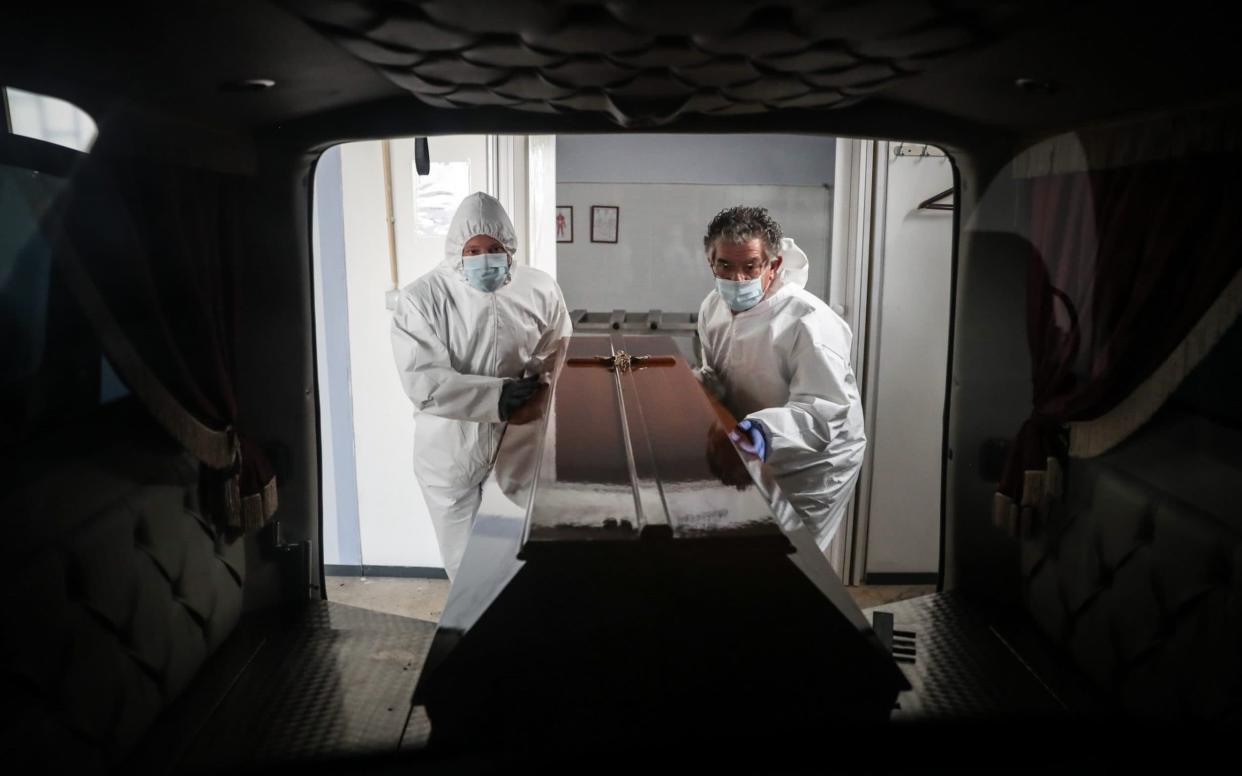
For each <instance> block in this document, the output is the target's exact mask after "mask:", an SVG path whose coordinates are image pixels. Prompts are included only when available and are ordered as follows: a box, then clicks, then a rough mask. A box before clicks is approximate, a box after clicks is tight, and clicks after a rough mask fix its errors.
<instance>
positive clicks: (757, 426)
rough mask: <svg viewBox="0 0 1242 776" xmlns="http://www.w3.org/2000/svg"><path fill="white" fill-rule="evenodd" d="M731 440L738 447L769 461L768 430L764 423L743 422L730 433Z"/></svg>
mask: <svg viewBox="0 0 1242 776" xmlns="http://www.w3.org/2000/svg"><path fill="white" fill-rule="evenodd" d="M729 438H730V439H732V440H733V441H734V442H737V444H738V447H740V448H742V449H743V450H745V451H746V452H748V453H750V454H751V455H753V456H755V457H756V458H758V459H759V460H760V461H766V460H768V444H769V442H768V430H767V429H766V428H764V427H763V424H762V423H759V422H758V421H754V420H743V421H742V422H741V423H738V424H737V427H736V428H734V429H733V430H732V431H730V432H729Z"/></svg>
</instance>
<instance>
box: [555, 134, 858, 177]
mask: <svg viewBox="0 0 1242 776" xmlns="http://www.w3.org/2000/svg"><path fill="white" fill-rule="evenodd" d="M556 154H557V161H556V164H557V176H558V177H557V180H558V181H560V182H562V183H702V184H719V185H726V186H734V185H743V186H746V185H759V184H774V185H781V186H820V185H823V184H830V183H832V180H833V172H834V168H835V161H834V160H835V154H836V139H835V138H831V137H821V136H817V135H767V134H761V135H748V134H737V135H673V134H628V135H622V134H615V135H559V136H558V137H557V147H556Z"/></svg>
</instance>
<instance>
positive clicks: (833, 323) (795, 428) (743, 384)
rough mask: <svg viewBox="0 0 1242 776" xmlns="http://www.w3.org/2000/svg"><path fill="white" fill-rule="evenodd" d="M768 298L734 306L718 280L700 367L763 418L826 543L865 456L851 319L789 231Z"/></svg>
mask: <svg viewBox="0 0 1242 776" xmlns="http://www.w3.org/2000/svg"><path fill="white" fill-rule="evenodd" d="M781 255H782V256H783V257H784V258H783V260H782V262H781V268H780V269H779V270H778V271H777V276H776V278H775V279H774V280H773V281H772V284H773V285H772V287H771V289H770V290H769V292H768V294H767V296H766V297H765V298H764V299H763V301H761V302H759V304H757V305H755V306H754V307H752V308H750V309H749V310H746V311H744V312H740V313H737V314H734V313H733V311H732V310H730V309H729V305H728V304H726V303H725V301H724V300H723V299H722V298H721V297H720V294H719V293H717V292H716V291H715V290H713V291H712V292H711V293H710V294H708V295H707V298H706V299H704V300H703V304H702V306H701V307H700V308H699V324H698V331H699V340H700V341H701V343H702V348H703V354H702V356H703V358H702V367H701V368H700V370H699V375H700V377H701V378H702V380H703V382H704V384H705V385H707V386H708V387H709V388H712V389H713V390H715V391H716V392H717V393H718V394H719V395H720V398H721V400H722V401H723V402H724V404H725V406H727V407H728V408H729V409H730V410H732V411H733V413H734V414H735V415H736V416H737V418H738V420H741V419H743V418H748V419H750V420H757V421H759V422H761V423H762V424H763V426H764V428H765V429H767V431H768V434H769V437H770V445H769V448H768V454H767V462H768V465H769V466H771V468H772V472H773V474H774V476H775V479H776V483H777V485H779V486H780V489H781V491H782V492H783V493H784V495H785V497H786V498H787V499H788V501H789V504H790V505H791V506H792V507H793V508H794V510H796V511H797V513H798V515H797V516H793V515H790V514H788V511H787V510H783V509H780V508H778V507H779V506H780V504H779V502H778V501H776V500H774V503H773V507H774V511H775V512H776V514H777V517H778V519H780V521H781V524H782V526H783V527H785V528H786V529H787V530H790V529H792V528H794V527H795V526H796V521H797V517H801V519H802V522H804V523H805V524H806V527H807V528H808V529H810V531H811V534H812V536H814V537H815V543H816V544H817V545H819V548H820V549H821V550H826V549H827V548H828V543H829V542H830V541H832V537H833V535H834V534H835V533H836V531H837V528H838V526H840V524H841V518H842V516H843V514H844V512H845V507H846V505H847V504H848V502H849V499H850V494H851V493H852V492H853V489H854V483H855V481H856V480H857V478H858V470H859V467H861V466H862V460H863V453H864V451H865V450H866V446H867V439H866V436H865V435H864V432H863V413H862V402H861V400H860V398H859V395H858V385H857V383H856V381H855V380H854V372H853V370H852V369H851V368H850V360H849V359H850V341H851V339H852V335H851V334H850V329H849V326H847V325H846V323H845V321H843V320H842V319H841V317H840V316H838V315H837V314H836V313H834V312H833V311H832V310H831V309H830V308H829V307H828V305H826V304H824V302H823V301H821V300H820V299H819V298H818V297H816V296H815V295H813V294H811V293H810V292H809V291H807V290H806V289H805V288H804V286H805V285H806V279H807V273H808V261H807V257H806V254H805V253H803V252H802V251H801V249H799V248H798V246H797V245H795V244H794V242H793V240H791V239H788V238H786V239H784V240H782V242H781Z"/></svg>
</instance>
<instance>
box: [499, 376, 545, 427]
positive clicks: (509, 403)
mask: <svg viewBox="0 0 1242 776" xmlns="http://www.w3.org/2000/svg"><path fill="white" fill-rule="evenodd" d="M537 390H539V375H531V376H530V377H521V378H518V379H517V380H509V381H507V382H505V384H504V385H503V386H502V387H501V389H500V419H501V420H508V419H509V416H510V415H512V414H513V413H514V412H516V411H517V409H518V407H521V406H522V405H523V404H525V403H526V402H527V401H528V400H529V399H530V397H531V396H533V395H534V394H535V391H537Z"/></svg>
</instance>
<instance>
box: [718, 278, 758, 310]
mask: <svg viewBox="0 0 1242 776" xmlns="http://www.w3.org/2000/svg"><path fill="white" fill-rule="evenodd" d="M716 290H717V291H719V292H720V298H721V299H724V300H725V303H726V304H728V305H729V309H730V310H732V311H733V312H735V313H740V312H742V311H743V310H749V309H750V308H752V307H754V306H755V305H757V304H759V303H760V302H761V301H763V294H764V291H763V278H754V279H751V280H725V279H724V278H716Z"/></svg>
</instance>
